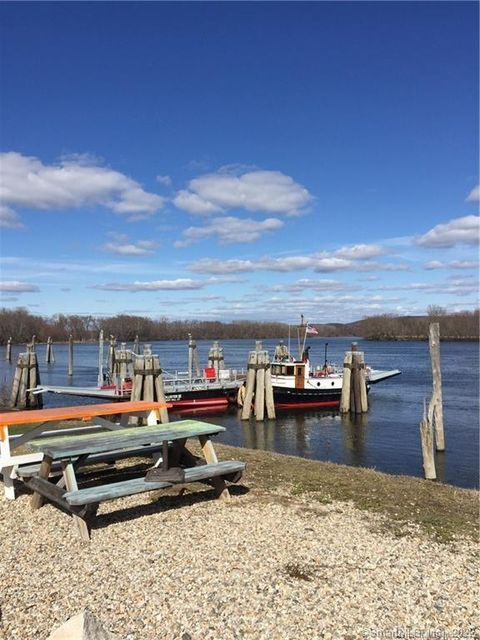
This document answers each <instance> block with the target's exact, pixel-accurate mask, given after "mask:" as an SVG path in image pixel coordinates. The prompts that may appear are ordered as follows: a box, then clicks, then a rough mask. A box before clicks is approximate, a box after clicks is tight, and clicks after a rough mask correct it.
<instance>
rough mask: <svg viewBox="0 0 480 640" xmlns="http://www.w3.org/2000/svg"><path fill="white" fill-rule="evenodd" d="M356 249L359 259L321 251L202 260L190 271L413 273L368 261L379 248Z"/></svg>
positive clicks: (402, 267) (401, 266)
mask: <svg viewBox="0 0 480 640" xmlns="http://www.w3.org/2000/svg"><path fill="white" fill-rule="evenodd" d="M371 246H372V248H371V249H370V246H369V245H356V246H354V247H352V248H351V249H352V251H351V255H352V256H356V259H353V258H351V259H347V258H342V257H339V254H340V253H341V252H342V253H344V254H345V255H346V254H347V253H348V248H347V247H344V248H342V249H339V250H338V251H334V252H330V253H329V252H327V251H321V252H318V253H313V254H310V255H305V256H287V257H282V258H272V257H269V256H268V257H267V256H265V257H262V258H258V259H255V260H239V259H231V260H219V259H215V258H202V259H200V260H197V261H195V262H192V263H191V264H190V265H189V266H188V269H189V270H190V271H194V272H198V273H247V272H252V271H278V272H285V273H287V272H292V271H303V270H306V269H309V270H312V271H314V272H316V273H329V272H334V271H364V272H365V271H410V270H411V267H410V266H409V265H408V264H405V263H387V262H372V261H369V260H366V259H365V258H367V257H368V255H379V252H380V251H381V252H382V253H384V251H383V250H382V249H381V247H378V246H377V245H371Z"/></svg>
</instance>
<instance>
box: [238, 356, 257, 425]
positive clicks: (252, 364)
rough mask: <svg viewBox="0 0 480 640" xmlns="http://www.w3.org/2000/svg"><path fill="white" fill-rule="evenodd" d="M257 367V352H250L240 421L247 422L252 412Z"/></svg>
mask: <svg viewBox="0 0 480 640" xmlns="http://www.w3.org/2000/svg"><path fill="white" fill-rule="evenodd" d="M256 366H257V352H256V351H250V353H249V356H248V365H247V381H246V384H245V399H244V401H243V407H242V416H241V417H242V420H248V419H249V418H250V414H251V412H252V400H253V392H254V390H255V373H256Z"/></svg>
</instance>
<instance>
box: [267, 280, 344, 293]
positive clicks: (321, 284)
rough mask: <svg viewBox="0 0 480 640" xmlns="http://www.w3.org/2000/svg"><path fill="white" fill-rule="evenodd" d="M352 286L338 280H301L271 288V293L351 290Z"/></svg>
mask: <svg viewBox="0 0 480 640" xmlns="http://www.w3.org/2000/svg"><path fill="white" fill-rule="evenodd" d="M351 288H352V287H351V285H347V284H345V283H344V282H340V281H338V280H312V279H310V278H300V280H297V281H296V282H292V283H290V284H277V285H274V286H273V287H271V288H270V290H271V291H303V290H305V289H309V290H312V291H325V290H326V289H328V290H341V289H351Z"/></svg>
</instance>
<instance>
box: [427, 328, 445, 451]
mask: <svg viewBox="0 0 480 640" xmlns="http://www.w3.org/2000/svg"><path fill="white" fill-rule="evenodd" d="M429 347H430V359H431V361H432V379H433V393H432V400H431V402H432V406H433V415H432V417H433V424H434V429H435V448H436V449H437V451H445V434H444V431H443V397H442V370H441V367H440V324H439V323H438V322H432V323H431V324H430V328H429Z"/></svg>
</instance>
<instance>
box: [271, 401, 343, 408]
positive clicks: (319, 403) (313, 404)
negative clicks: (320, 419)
mask: <svg viewBox="0 0 480 640" xmlns="http://www.w3.org/2000/svg"><path fill="white" fill-rule="evenodd" d="M338 406H340V400H324V401H321V400H314V401H312V402H278V403H277V402H276V403H275V407H276V408H277V409H308V408H311V409H313V408H316V407H325V409H327V408H332V407H338Z"/></svg>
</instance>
